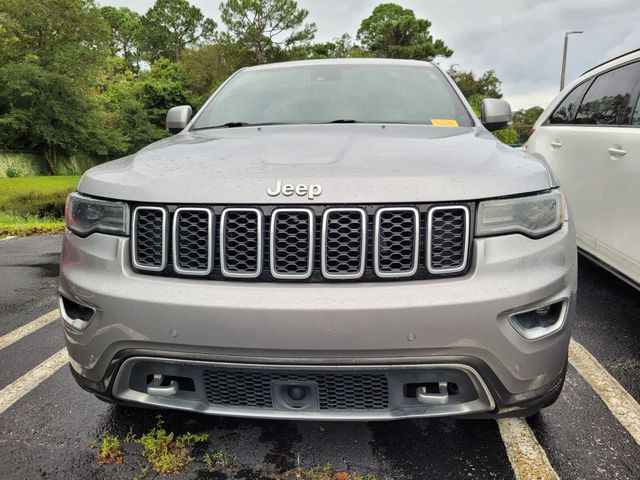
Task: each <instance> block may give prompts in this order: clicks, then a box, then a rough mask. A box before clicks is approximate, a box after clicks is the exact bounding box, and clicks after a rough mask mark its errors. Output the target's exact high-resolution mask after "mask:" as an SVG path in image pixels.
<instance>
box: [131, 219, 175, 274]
mask: <svg viewBox="0 0 640 480" xmlns="http://www.w3.org/2000/svg"><path fill="white" fill-rule="evenodd" d="M167 218H168V217H167V211H166V210H165V209H164V208H160V207H137V208H136V209H135V210H134V211H133V229H132V232H133V233H132V238H131V246H132V257H133V265H134V266H135V267H136V268H137V269H139V270H147V271H152V272H160V271H162V270H164V269H165V268H166V266H167Z"/></svg>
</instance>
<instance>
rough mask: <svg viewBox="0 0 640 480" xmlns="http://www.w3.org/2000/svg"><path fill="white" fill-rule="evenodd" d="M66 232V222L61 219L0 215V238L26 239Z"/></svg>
mask: <svg viewBox="0 0 640 480" xmlns="http://www.w3.org/2000/svg"><path fill="white" fill-rule="evenodd" d="M63 231H64V221H63V220H62V219H60V218H52V217H38V216H37V215H27V216H19V215H8V214H6V213H0V238H2V237H7V236H16V237H26V236H27V235H35V234H55V233H62V232H63Z"/></svg>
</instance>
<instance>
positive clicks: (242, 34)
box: [220, 0, 316, 64]
mask: <svg viewBox="0 0 640 480" xmlns="http://www.w3.org/2000/svg"><path fill="white" fill-rule="evenodd" d="M220 13H221V16H222V21H223V22H224V24H225V25H226V27H227V29H228V32H229V35H230V37H231V38H232V39H233V41H235V42H240V43H244V44H245V45H246V46H247V48H248V49H249V50H250V51H251V53H252V54H253V58H254V61H255V63H257V64H260V63H266V62H267V61H269V59H270V58H269V57H270V53H273V51H274V50H276V51H277V50H280V49H282V48H291V47H295V46H297V45H298V44H300V43H303V42H309V41H311V40H313V38H314V36H315V33H316V25H315V23H304V22H305V20H306V18H307V16H308V15H309V12H308V11H307V10H305V9H304V8H299V7H298V4H297V2H296V1H295V0H226V1H225V2H224V3H222V4H221V5H220Z"/></svg>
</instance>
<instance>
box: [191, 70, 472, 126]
mask: <svg viewBox="0 0 640 480" xmlns="http://www.w3.org/2000/svg"><path fill="white" fill-rule="evenodd" d="M331 122H336V123H340V122H344V123H356V122H357V123H360V122H363V123H410V124H422V125H440V126H442V125H446V126H471V125H472V120H471V117H470V116H469V114H468V112H467V111H466V109H465V108H464V106H463V105H462V102H461V101H460V99H459V98H458V96H457V95H456V93H455V92H454V91H453V89H452V88H451V86H450V85H449V83H448V82H447V80H446V79H445V77H444V75H443V74H442V73H441V72H440V71H439V70H438V69H437V68H435V67H433V66H432V65H429V64H425V65H424V66H422V65H415V66H414V65H374V64H361V65H357V64H342V65H340V64H318V65H306V66H300V65H298V66H290V67H289V66H286V67H276V68H265V69H254V70H245V71H242V72H240V73H238V74H237V75H236V76H234V77H233V78H232V79H231V80H230V81H229V82H228V83H227V84H226V85H225V86H224V87H223V88H222V90H220V91H219V92H218V93H217V95H216V96H215V97H214V98H213V100H212V101H211V102H210V103H209V104H208V105H207V106H206V107H205V109H204V111H203V112H202V115H200V117H199V118H198V119H197V121H196V123H195V125H194V127H193V128H194V129H201V128H215V127H221V128H222V127H239V126H246V125H264V124H301V123H331Z"/></svg>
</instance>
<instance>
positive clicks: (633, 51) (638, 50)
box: [580, 48, 640, 76]
mask: <svg viewBox="0 0 640 480" xmlns="http://www.w3.org/2000/svg"><path fill="white" fill-rule="evenodd" d="M636 52H640V48H636V49H635V50H631V51H630V52H627V53H623V54H622V55H618V56H617V57H613V58H610V59H609V60H607V61H606V62H602V63H601V64H599V65H596V66H595V67H592V68H590V69H589V70H587V71H586V72H583V73H582V75H586V74H587V73H589V72H591V71H593V70H595V69H596V68H600V67H602V66H603V65H606V64H607V63H610V62H613V61H614V60H617V59H619V58H622V57H626V56H627V55H630V54H632V53H636ZM582 75H580V76H582Z"/></svg>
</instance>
